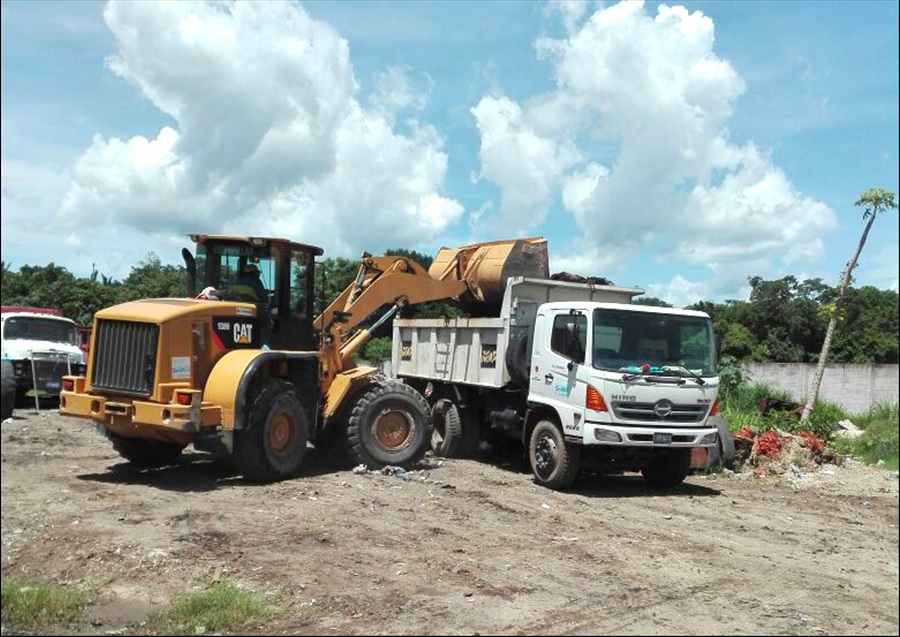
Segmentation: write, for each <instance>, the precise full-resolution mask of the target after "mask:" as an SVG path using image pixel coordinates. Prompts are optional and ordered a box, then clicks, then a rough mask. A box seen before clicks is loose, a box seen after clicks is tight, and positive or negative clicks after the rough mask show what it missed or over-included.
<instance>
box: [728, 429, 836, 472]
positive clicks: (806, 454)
mask: <svg viewBox="0 0 900 637" xmlns="http://www.w3.org/2000/svg"><path fill="white" fill-rule="evenodd" d="M734 447H735V455H734V462H735V466H736V467H737V468H739V470H740V471H741V472H742V473H745V474H746V473H749V474H751V475H752V476H753V477H756V478H761V477H764V476H769V475H785V474H788V475H792V474H793V475H796V474H798V473H801V472H806V471H809V470H811V469H814V468H816V467H817V466H819V465H824V464H833V465H840V464H841V461H842V458H841V457H840V456H838V455H836V454H834V453H831V452H830V451H829V450H828V448H827V447H826V445H825V441H823V440H822V439H821V438H819V437H818V436H816V435H815V434H812V433H810V432H808V431H795V432H793V433H787V432H784V431H778V430H770V431H764V432H755V431H753V430H751V429H749V428H747V427H744V428H743V429H741V430H740V431H739V432H738V433H736V434H735V435H734Z"/></svg>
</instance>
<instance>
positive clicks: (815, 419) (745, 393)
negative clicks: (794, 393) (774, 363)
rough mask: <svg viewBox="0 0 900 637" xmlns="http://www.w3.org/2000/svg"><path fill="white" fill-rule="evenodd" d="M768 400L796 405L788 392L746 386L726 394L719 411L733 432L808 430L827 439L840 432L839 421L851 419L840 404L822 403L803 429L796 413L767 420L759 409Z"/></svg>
mask: <svg viewBox="0 0 900 637" xmlns="http://www.w3.org/2000/svg"><path fill="white" fill-rule="evenodd" d="M764 398H772V399H775V400H783V401H786V402H794V400H793V398H792V397H791V395H790V394H789V393H787V392H786V391H784V390H781V389H776V388H774V387H770V386H768V385H764V384H762V383H753V384H749V383H744V384H741V385H739V386H737V387H733V388H730V389H728V390H727V391H723V392H722V396H721V403H720V407H719V408H720V410H721V413H722V416H723V417H724V418H725V422H726V423H727V424H728V428H729V429H730V430H731V431H732V432H737V431H740V430H741V429H742V428H744V427H749V428H750V429H753V430H755V431H770V430H772V429H780V430H781V431H788V432H791V431H797V430H799V429H805V430H806V431H809V432H811V433H814V434H815V435H817V436H819V437H820V438H822V439H825V440H827V439H829V438H830V437H831V436H832V435H833V434H834V432H835V431H837V428H838V427H837V424H838V422H840V421H841V420H844V419H845V418H849V417H850V415H849V414H848V413H847V411H846V410H845V409H844V408H843V407H841V406H840V405H836V404H834V403H830V402H828V401H827V400H819V401H818V402H817V403H816V406H815V409H813V412H812V414H810V417H809V422H808V423H806V424H805V425H804V426H803V427H800V423H799V420H798V419H797V417H796V416H794V415H793V414H787V413H781V412H777V411H773V412H770V413H769V416H768V417H765V418H764V417H763V416H762V415H760V413H759V412H758V411H757V406H758V405H759V403H760V401H762V400H763V399H764Z"/></svg>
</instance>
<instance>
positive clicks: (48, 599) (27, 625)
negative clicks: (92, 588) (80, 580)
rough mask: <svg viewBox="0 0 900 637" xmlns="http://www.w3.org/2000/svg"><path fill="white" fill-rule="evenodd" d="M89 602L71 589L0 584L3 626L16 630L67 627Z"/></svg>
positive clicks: (31, 584) (52, 585)
mask: <svg viewBox="0 0 900 637" xmlns="http://www.w3.org/2000/svg"><path fill="white" fill-rule="evenodd" d="M90 601H91V599H90V595H88V594H87V593H85V592H84V591H81V590H79V589H77V588H74V587H72V586H59V585H57V584H38V583H31V582H29V583H23V582H17V581H14V580H8V579H4V580H3V582H2V616H3V623H4V625H6V624H9V625H10V626H12V627H14V628H15V629H17V630H36V629H39V628H46V627H48V626H64V625H67V624H70V623H72V622H73V621H75V620H76V619H78V618H79V617H80V616H81V612H82V610H83V609H84V607H85V606H87V605H88V604H89V603H90Z"/></svg>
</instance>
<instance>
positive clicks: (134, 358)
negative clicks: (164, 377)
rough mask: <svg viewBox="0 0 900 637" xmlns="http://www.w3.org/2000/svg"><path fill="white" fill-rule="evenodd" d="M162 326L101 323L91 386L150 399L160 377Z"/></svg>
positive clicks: (124, 322) (96, 341) (95, 341)
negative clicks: (158, 350) (158, 355)
mask: <svg viewBox="0 0 900 637" xmlns="http://www.w3.org/2000/svg"><path fill="white" fill-rule="evenodd" d="M158 340H159V326H158V325H154V324H152V323H134V322H131V321H103V320H101V321H98V322H97V334H96V336H95V337H94V351H93V352H92V356H93V359H94V360H93V368H92V370H91V387H93V388H96V389H105V390H108V391H114V392H119V393H123V394H134V395H138V396H149V395H150V394H151V393H152V390H153V381H154V380H155V378H156V344H157V341H158Z"/></svg>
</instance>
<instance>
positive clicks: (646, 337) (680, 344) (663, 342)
mask: <svg viewBox="0 0 900 637" xmlns="http://www.w3.org/2000/svg"><path fill="white" fill-rule="evenodd" d="M593 354H594V356H593V365H594V367H596V368H597V369H602V370H606V371H612V372H623V373H639V372H641V371H643V370H642V368H643V369H644V370H647V373H650V374H654V373H656V374H678V375H689V374H688V372H687V371H686V370H690V372H693V373H694V374H697V375H698V376H705V377H710V376H715V375H716V363H715V360H716V357H715V344H714V339H713V331H712V323H711V321H710V320H709V319H705V318H700V317H693V316H677V315H671V314H655V313H649V312H635V311H628V310H608V309H602V310H601V309H598V310H594V343H593ZM646 365H649V368H646V367H644V366H646ZM679 367H680V368H683V369H680V370H679V369H678V368H679ZM666 368H668V369H666Z"/></svg>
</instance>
